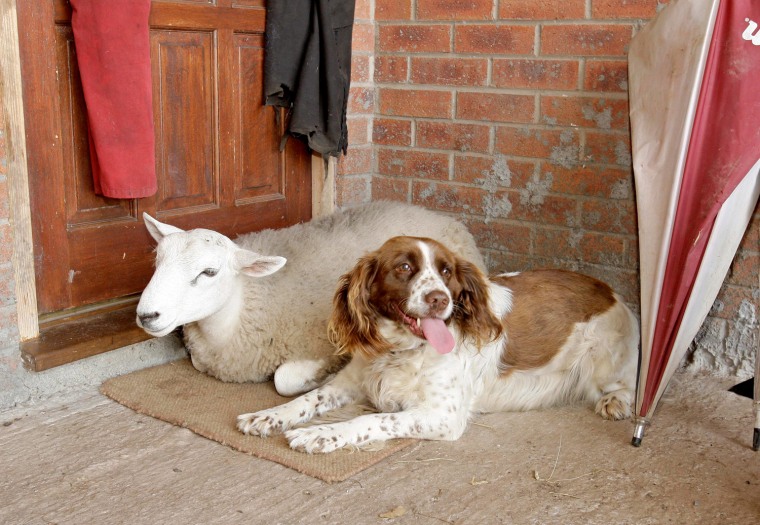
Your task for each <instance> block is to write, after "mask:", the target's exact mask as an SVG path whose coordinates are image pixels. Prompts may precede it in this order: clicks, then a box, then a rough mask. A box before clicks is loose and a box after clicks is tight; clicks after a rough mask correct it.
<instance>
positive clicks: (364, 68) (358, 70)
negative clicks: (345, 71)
mask: <svg viewBox="0 0 760 525" xmlns="http://www.w3.org/2000/svg"><path fill="white" fill-rule="evenodd" d="M369 73H370V70H369V57H368V56H367V55H353V56H352V57H351V82H352V83H361V82H369V81H370V80H371V78H370V74H369Z"/></svg>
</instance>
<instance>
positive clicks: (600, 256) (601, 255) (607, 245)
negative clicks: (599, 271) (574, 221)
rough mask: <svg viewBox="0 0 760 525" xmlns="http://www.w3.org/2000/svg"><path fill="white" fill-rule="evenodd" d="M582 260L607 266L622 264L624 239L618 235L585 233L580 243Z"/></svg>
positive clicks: (624, 260)
mask: <svg viewBox="0 0 760 525" xmlns="http://www.w3.org/2000/svg"><path fill="white" fill-rule="evenodd" d="M580 249H581V254H582V257H583V260H584V261H586V262H590V263H595V264H604V265H607V266H624V265H625V262H626V257H625V241H624V239H623V238H621V237H620V236H615V235H604V234H601V233H591V232H589V233H586V234H585V235H584V236H583V238H582V239H581V243H580Z"/></svg>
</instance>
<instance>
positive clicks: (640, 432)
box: [631, 416, 757, 447]
mask: <svg viewBox="0 0 760 525" xmlns="http://www.w3.org/2000/svg"><path fill="white" fill-rule="evenodd" d="M634 423H635V424H636V426H635V427H634V429H633V438H632V439H631V445H633V446H634V447H640V446H641V440H642V439H644V429H645V428H646V427H647V426H649V420H648V419H647V418H645V417H641V416H636V419H635V420H634ZM755 430H756V431H757V429H755Z"/></svg>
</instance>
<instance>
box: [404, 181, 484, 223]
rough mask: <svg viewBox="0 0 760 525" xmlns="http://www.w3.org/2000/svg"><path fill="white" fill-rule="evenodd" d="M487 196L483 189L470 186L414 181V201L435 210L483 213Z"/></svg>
mask: <svg viewBox="0 0 760 525" xmlns="http://www.w3.org/2000/svg"><path fill="white" fill-rule="evenodd" d="M485 197H486V193H485V192H484V191H483V190H481V189H479V188H472V187H469V186H455V185H453V184H448V183H445V182H427V181H422V182H420V181H415V182H413V183H412V203H413V204H419V205H421V206H424V207H426V208H431V209H434V210H441V211H448V212H455V213H471V214H475V215H483V201H484V198H485Z"/></svg>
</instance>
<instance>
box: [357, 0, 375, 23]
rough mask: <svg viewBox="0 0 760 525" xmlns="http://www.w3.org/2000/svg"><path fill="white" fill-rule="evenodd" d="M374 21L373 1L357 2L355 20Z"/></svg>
mask: <svg viewBox="0 0 760 525" xmlns="http://www.w3.org/2000/svg"><path fill="white" fill-rule="evenodd" d="M371 19H372V1H371V0H356V8H355V9H354V20H371Z"/></svg>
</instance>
